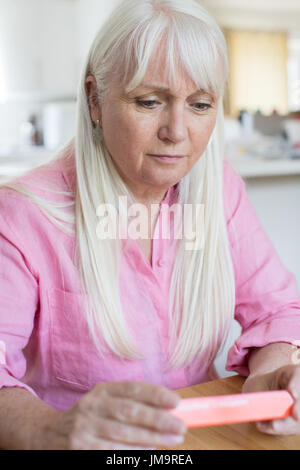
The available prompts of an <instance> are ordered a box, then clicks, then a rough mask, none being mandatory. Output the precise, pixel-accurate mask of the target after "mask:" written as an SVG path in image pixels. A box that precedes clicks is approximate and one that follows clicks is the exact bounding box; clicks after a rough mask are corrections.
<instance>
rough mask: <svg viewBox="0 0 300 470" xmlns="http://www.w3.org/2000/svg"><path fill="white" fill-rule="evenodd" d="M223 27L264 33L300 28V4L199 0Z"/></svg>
mask: <svg viewBox="0 0 300 470" xmlns="http://www.w3.org/2000/svg"><path fill="white" fill-rule="evenodd" d="M199 3H200V4H202V5H203V6H204V7H205V8H206V9H207V10H209V11H210V12H211V13H212V15H213V16H214V17H215V19H216V20H217V22H218V23H219V24H220V26H222V27H226V28H233V29H235V28H236V29H250V30H253V29H254V30H263V31H267V30H270V31H290V30H291V29H299V28H300V2H299V0H286V1H284V2H283V1H282V0H199Z"/></svg>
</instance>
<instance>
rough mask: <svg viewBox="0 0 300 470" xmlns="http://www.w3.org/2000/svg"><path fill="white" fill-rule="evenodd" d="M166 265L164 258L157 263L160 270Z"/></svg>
mask: <svg viewBox="0 0 300 470" xmlns="http://www.w3.org/2000/svg"><path fill="white" fill-rule="evenodd" d="M164 265H165V262H164V260H163V259H162V258H160V259H159V260H158V261H157V266H158V267H159V268H162V267H163V266H164Z"/></svg>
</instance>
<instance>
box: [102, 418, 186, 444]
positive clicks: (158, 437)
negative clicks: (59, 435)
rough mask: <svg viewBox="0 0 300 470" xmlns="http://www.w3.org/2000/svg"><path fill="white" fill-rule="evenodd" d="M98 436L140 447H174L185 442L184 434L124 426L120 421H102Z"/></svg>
mask: <svg viewBox="0 0 300 470" xmlns="http://www.w3.org/2000/svg"><path fill="white" fill-rule="evenodd" d="M98 436H99V438H100V439H107V440H109V441H112V442H122V443H124V444H127V445H138V446H143V447H144V446H147V447H149V446H166V447H168V446H174V445H178V444H180V443H181V442H183V440H184V438H183V435H182V434H171V433H162V432H159V431H155V430H151V429H147V428H144V427H139V426H132V425H129V424H127V423H126V424H123V423H120V422H118V421H113V420H109V419H101V420H100V422H99V431H98Z"/></svg>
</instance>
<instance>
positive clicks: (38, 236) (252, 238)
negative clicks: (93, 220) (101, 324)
mask: <svg viewBox="0 0 300 470" xmlns="http://www.w3.org/2000/svg"><path fill="white" fill-rule="evenodd" d="M21 181H23V182H24V183H25V184H27V185H28V186H29V187H30V188H32V189H34V192H35V193H36V194H37V195H38V196H44V197H47V198H48V199H49V200H50V199H51V200H53V201H54V200H55V201H70V200H71V199H70V197H69V196H68V195H67V194H66V193H64V192H65V191H70V190H71V191H74V188H75V182H76V178H75V170H74V156H72V155H67V154H65V155H63V156H61V157H60V158H57V159H56V160H53V161H52V162H50V163H48V164H46V165H43V166H41V167H39V168H36V169H34V170H32V171H31V172H29V173H27V174H26V175H24V176H23V177H21ZM50 188H52V189H53V188H55V189H59V190H61V191H62V194H61V195H60V196H57V195H55V193H53V192H51V189H50ZM173 190H174V188H170V189H169V191H168V193H167V195H166V198H165V199H164V201H163V203H165V204H170V203H171V201H172V195H173ZM224 208H225V215H226V222H227V229H228V236H229V241H230V247H231V255H232V259H233V264H234V272H235V283H236V308H235V318H236V320H237V321H238V322H239V323H240V324H241V326H242V334H241V336H240V337H239V338H238V339H237V340H236V342H235V344H234V345H233V346H232V347H231V349H230V351H229V354H228V360H227V369H228V370H231V371H236V372H238V373H240V374H241V375H245V376H247V375H248V374H249V370H248V365H247V356H248V353H249V348H252V347H261V346H265V345H267V344H269V343H274V342H287V343H291V344H295V345H298V346H300V341H299V340H300V298H299V293H298V291H297V287H296V282H295V278H294V276H293V274H292V273H291V272H289V271H288V270H287V269H286V268H285V267H284V266H283V265H282V263H281V261H280V259H279V257H278V254H277V253H276V251H275V249H274V247H273V246H272V244H271V242H270V240H269V238H268V236H267V235H266V233H265V232H264V230H263V228H262V226H261V224H260V222H259V220H258V218H257V216H256V214H255V212H254V210H253V208H252V205H251V203H250V201H249V199H248V197H247V194H246V189H245V184H244V182H243V180H242V179H241V178H240V177H239V176H238V175H237V173H236V172H235V171H234V170H233V169H232V167H231V166H230V164H229V163H228V162H226V161H225V162H224ZM160 222H161V214H160V216H159V219H158V223H157V226H156V231H157V230H158V226H159V224H160ZM74 249H75V238H74V237H73V236H71V235H68V234H66V233H64V232H63V231H61V230H60V229H59V228H57V227H56V226H55V225H54V224H53V223H52V222H51V221H50V220H49V219H48V218H47V217H46V216H45V215H44V214H42V212H41V211H40V209H39V208H38V207H37V206H36V205H35V204H34V203H32V202H31V201H29V200H28V199H27V198H26V197H24V196H22V195H20V194H19V193H16V192H15V191H12V190H9V189H7V188H2V189H1V190H0V388H1V387H22V388H25V389H26V390H28V391H29V392H31V393H33V394H35V395H36V396H38V397H39V398H40V399H42V400H43V401H44V402H46V403H48V404H49V405H51V406H52V407H54V408H56V409H60V410H64V409H67V408H69V407H71V406H72V405H74V404H75V403H76V402H77V401H78V400H79V399H80V397H81V396H82V395H83V394H84V393H86V392H87V391H88V390H90V389H91V388H92V387H93V386H94V385H95V384H96V383H99V382H108V381H124V380H126V381H143V382H148V383H152V384H160V385H165V386H166V387H169V388H170V389H179V388H182V387H187V386H190V385H193V384H197V383H201V382H205V381H207V380H211V379H213V378H215V377H216V375H215V371H214V369H213V367H212V365H211V364H208V363H207V362H208V361H207V359H206V358H205V357H201V358H198V359H196V360H194V361H193V362H192V363H191V364H190V365H189V366H187V367H183V368H179V369H177V370H175V371H172V372H169V371H167V370H166V367H165V366H166V359H167V345H168V342H169V324H168V305H167V302H166V299H167V298H168V292H169V281H170V276H171V270H172V265H173V261H174V257H175V252H174V244H173V245H172V244H171V243H170V241H169V240H164V239H162V238H159V237H158V239H154V240H153V255H152V266H151V265H150V263H149V262H148V260H147V259H146V257H145V256H144V255H143V253H142V252H141V250H140V249H139V247H138V245H137V243H136V241H134V240H130V242H129V243H128V244H127V245H126V247H124V251H123V258H122V264H121V273H120V288H121V302H122V306H123V310H124V315H125V318H126V322H127V324H128V327H129V331H130V333H131V335H132V337H133V339H134V341H135V343H136V345H137V347H138V349H139V350H140V351H141V352H142V353H143V354H144V355H145V356H146V359H144V360H127V359H123V360H122V359H120V358H119V357H118V356H116V355H115V354H114V353H112V352H110V353H108V354H107V356H106V357H105V358H101V357H99V355H98V353H97V350H96V348H95V346H94V345H93V342H92V340H91V338H90V336H89V333H88V329H87V325H86V323H85V321H84V319H83V315H82V308H83V307H82V305H83V298H82V294H81V293H80V280H79V275H78V271H77V269H76V267H75V264H74ZM103 269H105V266H104V267H103Z"/></svg>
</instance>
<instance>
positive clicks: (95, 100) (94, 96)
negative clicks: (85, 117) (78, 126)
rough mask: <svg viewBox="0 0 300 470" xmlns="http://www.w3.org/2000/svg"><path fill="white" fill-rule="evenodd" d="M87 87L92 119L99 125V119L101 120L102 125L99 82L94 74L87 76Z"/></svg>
mask: <svg viewBox="0 0 300 470" xmlns="http://www.w3.org/2000/svg"><path fill="white" fill-rule="evenodd" d="M85 89H86V94H87V99H88V103H89V108H90V115H91V119H92V121H93V123H94V125H95V126H96V125H97V121H99V122H100V126H101V125H102V124H101V107H100V103H99V97H98V90H97V83H96V79H95V77H94V76H93V75H88V76H87V77H86V80H85Z"/></svg>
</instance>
